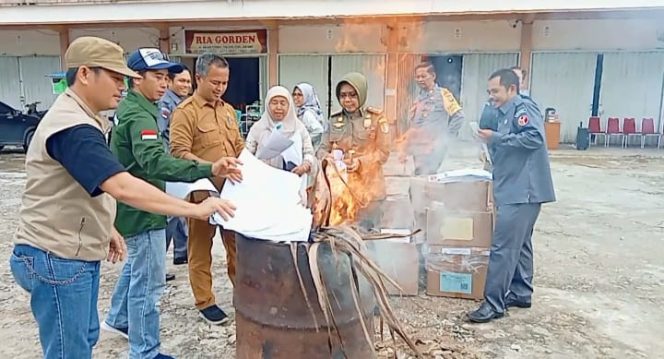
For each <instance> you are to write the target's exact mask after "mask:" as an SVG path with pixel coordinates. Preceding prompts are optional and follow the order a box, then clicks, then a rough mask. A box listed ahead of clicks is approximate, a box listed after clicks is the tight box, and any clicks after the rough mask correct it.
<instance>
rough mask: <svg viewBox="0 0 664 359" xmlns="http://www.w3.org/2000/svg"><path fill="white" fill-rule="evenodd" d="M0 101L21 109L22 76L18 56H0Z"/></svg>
mask: <svg viewBox="0 0 664 359" xmlns="http://www.w3.org/2000/svg"><path fill="white" fill-rule="evenodd" d="M0 101H2V102H4V103H6V104H7V105H9V106H12V107H14V108H17V109H18V108H21V76H20V71H19V67H18V57H16V56H0Z"/></svg>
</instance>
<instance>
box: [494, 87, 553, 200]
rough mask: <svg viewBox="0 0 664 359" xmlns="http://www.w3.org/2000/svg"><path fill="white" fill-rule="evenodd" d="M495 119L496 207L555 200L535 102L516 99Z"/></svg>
mask: <svg viewBox="0 0 664 359" xmlns="http://www.w3.org/2000/svg"><path fill="white" fill-rule="evenodd" d="M496 120H497V131H496V132H495V133H494V135H493V136H492V137H491V139H490V141H489V151H490V152H491V159H492V160H493V182H494V188H493V193H494V199H495V203H496V205H498V206H500V205H505V204H519V203H546V202H553V201H555V200H556V196H555V193H554V189H553V180H552V179H551V168H550V165H549V153H548V151H547V148H546V137H545V134H544V119H543V117H542V113H541V112H540V111H539V108H538V107H537V105H536V104H535V102H533V101H532V100H530V99H529V98H526V97H522V96H515V97H514V98H512V99H511V100H510V101H508V102H507V103H505V104H504V105H503V106H501V107H500V108H499V109H498V114H497V118H496Z"/></svg>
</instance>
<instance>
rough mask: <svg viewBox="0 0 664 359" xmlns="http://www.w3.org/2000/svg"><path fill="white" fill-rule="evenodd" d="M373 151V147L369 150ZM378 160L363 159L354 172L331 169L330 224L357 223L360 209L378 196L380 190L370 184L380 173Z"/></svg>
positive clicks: (329, 177)
mask: <svg viewBox="0 0 664 359" xmlns="http://www.w3.org/2000/svg"><path fill="white" fill-rule="evenodd" d="M369 153H371V149H370V150H369ZM380 167H381V165H380V163H379V162H378V161H363V164H362V165H361V166H360V167H359V168H358V170H357V171H354V172H346V171H345V170H340V169H339V168H337V171H334V170H332V171H330V173H329V175H328V179H329V182H330V191H331V193H332V209H331V212H330V225H332V226H336V225H342V224H356V222H357V221H358V217H359V214H360V211H361V210H362V209H364V208H366V207H367V206H369V204H370V203H371V202H372V201H374V200H375V199H376V198H378V191H377V190H376V189H375V188H373V187H372V186H371V185H370V181H372V180H373V179H374V178H375V177H376V176H378V175H379V171H380Z"/></svg>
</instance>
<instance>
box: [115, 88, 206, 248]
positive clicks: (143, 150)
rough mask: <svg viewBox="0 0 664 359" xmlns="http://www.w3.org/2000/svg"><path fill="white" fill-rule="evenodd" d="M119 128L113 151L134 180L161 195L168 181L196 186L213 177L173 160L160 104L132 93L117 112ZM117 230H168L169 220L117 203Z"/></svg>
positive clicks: (124, 232) (129, 233) (195, 165)
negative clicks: (166, 145)
mask: <svg viewBox="0 0 664 359" xmlns="http://www.w3.org/2000/svg"><path fill="white" fill-rule="evenodd" d="M116 116H117V125H116V126H115V127H114V128H113V134H112V136H111V151H113V153H114V154H115V155H116V156H117V157H118V159H119V160H120V163H122V165H123V166H125V168H126V169H127V171H128V172H129V173H131V174H132V175H133V176H135V177H138V178H140V179H143V180H145V181H147V182H149V183H151V184H152V185H154V186H155V187H157V188H159V189H161V190H162V191H164V190H165V188H166V181H173V182H194V181H196V180H198V179H201V178H209V177H212V165H210V164H201V163H198V162H196V161H189V160H183V159H178V158H174V157H171V155H170V154H169V153H167V152H166V149H165V148H164V144H163V142H162V141H163V140H162V138H161V135H160V134H159V129H158V127H157V116H158V112H157V104H156V103H152V102H150V101H149V100H148V99H146V98H145V97H144V96H143V95H141V94H140V93H138V92H135V91H129V93H128V94H127V97H126V98H125V99H124V100H123V101H122V102H121V103H120V105H119V106H118V109H117V111H116ZM115 228H116V229H117V230H118V232H120V234H122V235H123V236H124V237H131V236H135V235H138V234H141V233H144V232H147V231H151V230H160V229H164V228H166V216H162V215H159V214H153V213H149V212H145V211H141V210H139V209H136V208H133V207H130V206H128V205H126V204H123V203H119V202H118V213H117V216H116V218H115Z"/></svg>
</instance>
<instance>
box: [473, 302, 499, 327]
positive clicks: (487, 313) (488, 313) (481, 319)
mask: <svg viewBox="0 0 664 359" xmlns="http://www.w3.org/2000/svg"><path fill="white" fill-rule="evenodd" d="M504 315H505V314H504V313H498V312H496V311H495V310H493V308H492V307H491V304H489V303H487V302H482V305H480V307H479V308H478V309H477V310H476V311H474V312H470V313H468V319H469V320H470V321H471V322H473V323H488V322H490V321H492V320H494V319H498V318H502V317H503V316H504Z"/></svg>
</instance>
